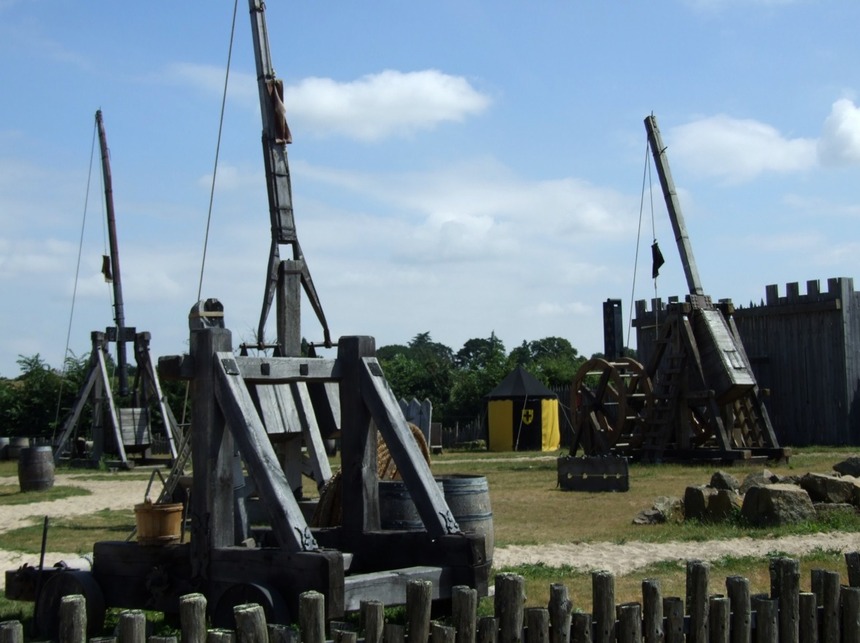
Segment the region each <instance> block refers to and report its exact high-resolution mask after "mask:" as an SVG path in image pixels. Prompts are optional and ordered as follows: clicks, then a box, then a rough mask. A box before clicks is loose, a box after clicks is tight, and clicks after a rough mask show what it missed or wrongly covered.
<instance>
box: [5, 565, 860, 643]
mask: <svg viewBox="0 0 860 643" xmlns="http://www.w3.org/2000/svg"><path fill="white" fill-rule="evenodd" d="M845 560H846V563H847V568H848V584H847V585H843V584H842V581H841V579H840V576H839V573H838V572H830V571H826V570H821V569H816V570H812V571H811V573H810V582H809V585H810V588H811V590H812V591H810V592H803V591H801V589H800V584H801V583H800V571H799V570H800V566H799V563H798V561H796V560H794V559H791V558H784V557H783V558H774V559H772V560H771V563H770V580H771V582H770V593H769V594H756V595H753V594H751V591H750V585H749V581H748V580H747V579H746V578H744V577H741V576H730V577H728V578H726V580H725V587H724V589H723V588H720V590H719V593H711V589H712V588H711V584H710V578H709V575H710V568H709V566H708V564H707V563H704V562H701V561H689V562H687V582H686V598H685V599H681V598H680V597H664V596H663V595H662V593H661V589H660V581H658V580H654V579H646V580H643V581H642V601H641V602H638V603H634V602H631V603H622V604H616V603H615V578H614V576H613V575H612V574H610V573H608V572H594V573H593V574H592V612H591V613H590V614H589V613H586V612H582V611H576V604H575V603H574V602H573V600H572V599H571V597H570V595H569V592H568V589H567V587H566V586H565V585H563V584H560V583H558V584H553V585H551V586H550V600H549V605H548V606H547V607H525V598H526V597H525V591H524V586H525V585H524V580H523V577H522V576H519V575H517V574H508V573H501V574H498V575H497V576H496V578H495V596H494V613H495V615H494V616H484V617H478V615H477V593H476V592H475V590H474V589H471V588H469V587H465V586H458V587H455V588H454V589H453V593H452V599H451V613H450V617H449V618H446V619H444V621H445V623H446V624H442V623H440V622H436V621H431V596H432V584H431V583H430V581H425V580H420V581H410V582H409V584H408V585H407V588H406V618H405V621H406V624H405V625H399V624H393V623H386V622H385V615H384V605H383V604H382V603H381V602H379V601H363V602H362V604H361V610H360V626H359V628H360V630H361V631H360V632H358V631H356V627H355V626H354V625H353V624H351V623H345V622H330V623H328V628H326V622H325V616H324V615H325V605H324V600H325V599H324V597H323V595H322V594H320V593H319V592H313V591H311V592H305V593H304V594H302V595H301V598H300V602H299V614H298V629H295V628H293V627H289V626H284V625H273V624H267V623H266V621H265V614H264V612H263V608H262V607H260V606H259V605H240V606H237V607H236V608H235V610H234V615H235V620H236V629H235V631H230V630H221V629H217V630H216V629H208V630H207V625H206V607H207V606H206V598H205V597H204V596H203V595H202V594H188V595H186V596H183V597H182V598H181V599H180V613H179V617H180V628H181V635H180V636H178V637H177V636H166V637H158V636H150V637H148V638H147V636H146V621H145V615H144V612H142V611H141V610H126V611H124V612H122V613H121V614H120V617H119V624H118V627H117V633H116V636H114V637H107V638H99V639H96V638H92V639H89V640H90V641H98V643H108V642H118V643H144V642H145V641H148V643H179V641H180V640H181V641H182V643H203V642H206V643H216V642H222V641H223V642H225V643H228V642H233V641H236V642H237V643H251V642H254V643H256V642H265V641H270V642H271V643H281V642H287V643H299V642H301V643H326V642H327V641H330V642H332V643H358V641H362V642H364V643H405V642H407V641H408V642H409V643H426V642H428V641H430V642H432V643H615V642H616V641H617V642H618V643H685V642H686V643H817V642H819V641H820V642H821V643H856V642H857V641H860V554H858V553H856V552H855V553H848V554H846V555H845ZM685 605H686V609H685ZM58 618H59V637H58V639H59V641H60V642H61V643H84V642H85V641H87V634H86V631H87V618H86V604H85V601H84V598H83V596H78V595H75V596H66V597H65V598H63V599H62V603H61V606H60V614H59V615H58ZM327 630H328V633H327ZM359 634H362V636H361V637H360V638H359ZM22 641H24V633H23V627H22V625H21V623H20V622H18V621H6V622H4V623H0V643H21V642H22Z"/></svg>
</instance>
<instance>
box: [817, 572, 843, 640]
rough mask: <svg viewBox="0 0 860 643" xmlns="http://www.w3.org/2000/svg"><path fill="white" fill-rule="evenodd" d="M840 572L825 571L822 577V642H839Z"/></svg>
mask: <svg viewBox="0 0 860 643" xmlns="http://www.w3.org/2000/svg"><path fill="white" fill-rule="evenodd" d="M840 590H841V587H840V585H839V573H838V572H828V571H825V572H824V573H823V574H822V578H821V594H822V600H823V607H822V610H821V640H822V643H839V640H840V628H839V602H840V596H839V594H840Z"/></svg>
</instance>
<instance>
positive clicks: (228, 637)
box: [206, 627, 236, 643]
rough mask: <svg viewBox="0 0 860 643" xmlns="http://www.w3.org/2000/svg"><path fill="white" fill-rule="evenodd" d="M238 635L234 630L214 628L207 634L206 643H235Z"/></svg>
mask: <svg viewBox="0 0 860 643" xmlns="http://www.w3.org/2000/svg"><path fill="white" fill-rule="evenodd" d="M235 641H236V633H235V632H234V631H233V630H225V629H221V628H217V627H216V628H212V629H210V630H208V631H207V632H206V643H235Z"/></svg>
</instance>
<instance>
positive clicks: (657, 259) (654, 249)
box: [651, 240, 666, 279]
mask: <svg viewBox="0 0 860 643" xmlns="http://www.w3.org/2000/svg"><path fill="white" fill-rule="evenodd" d="M664 263H666V261H665V259H663V253H662V252H660V246H658V245H657V241H656V240H655V241H654V243H652V244H651V279H656V278H657V275H659V274H660V266H662V265H663V264H664Z"/></svg>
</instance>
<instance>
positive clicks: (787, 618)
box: [770, 557, 800, 643]
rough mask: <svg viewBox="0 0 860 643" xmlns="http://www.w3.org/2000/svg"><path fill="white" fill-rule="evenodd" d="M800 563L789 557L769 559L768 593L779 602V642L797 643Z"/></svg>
mask: <svg viewBox="0 0 860 643" xmlns="http://www.w3.org/2000/svg"><path fill="white" fill-rule="evenodd" d="M799 594H800V563H798V561H796V560H793V559H791V558H782V557H780V558H774V559H772V560H771V561H770V595H771V598H775V599H777V600H778V602H779V640H780V643H797V640H798V636H799V633H798V632H799V629H798V628H799V626H800V623H799V619H800V615H799V610H800V607H799V599H798V595H799Z"/></svg>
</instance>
